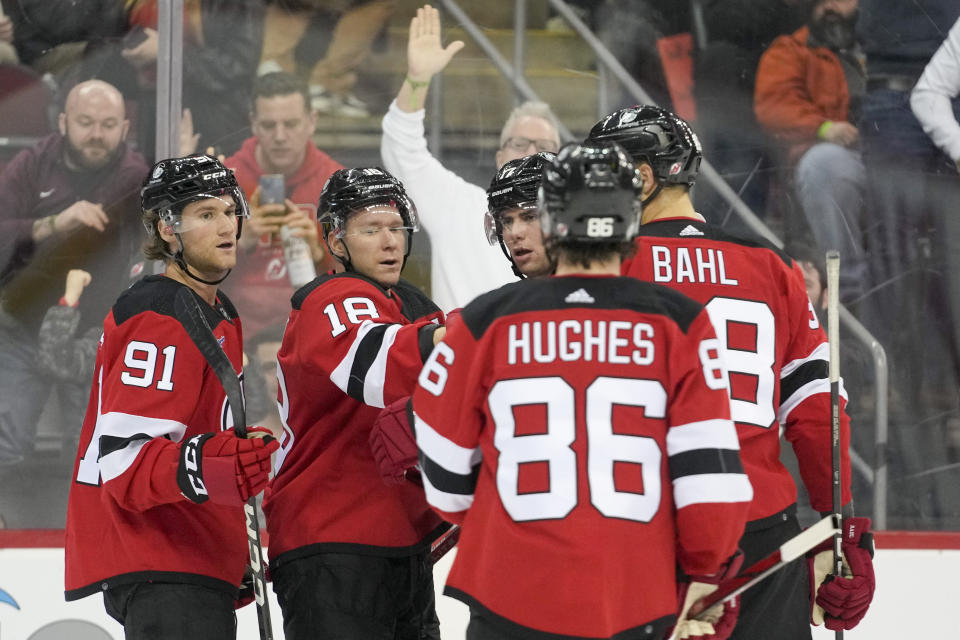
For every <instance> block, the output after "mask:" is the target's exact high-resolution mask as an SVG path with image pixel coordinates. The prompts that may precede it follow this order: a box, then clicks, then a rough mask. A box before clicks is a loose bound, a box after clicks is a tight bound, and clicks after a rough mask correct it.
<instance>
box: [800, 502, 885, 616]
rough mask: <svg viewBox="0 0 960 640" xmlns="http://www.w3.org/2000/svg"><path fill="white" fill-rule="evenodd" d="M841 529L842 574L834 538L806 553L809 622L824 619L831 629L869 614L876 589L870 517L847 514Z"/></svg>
mask: <svg viewBox="0 0 960 640" xmlns="http://www.w3.org/2000/svg"><path fill="white" fill-rule="evenodd" d="M841 531H842V539H841V542H840V550H841V552H842V553H843V576H842V577H840V578H837V577H836V576H835V575H833V540H827V541H825V542H823V543H822V544H820V545H818V546H816V547H814V549H813V550H812V551H810V552H809V553H808V554H807V569H808V570H809V573H810V591H811V593H810V601H811V614H810V622H811V623H812V624H815V625H819V624H821V623H822V624H823V625H824V626H826V627H827V629H830V630H831V631H845V630H849V629H853V628H854V627H855V626H857V624H859V623H860V621H861V620H863V616H865V615H866V614H867V609H869V608H870V603H871V602H872V601H873V593H874V590H875V589H876V577H875V576H874V573H873V533H871V531H870V518H844V520H843V527H842V529H841Z"/></svg>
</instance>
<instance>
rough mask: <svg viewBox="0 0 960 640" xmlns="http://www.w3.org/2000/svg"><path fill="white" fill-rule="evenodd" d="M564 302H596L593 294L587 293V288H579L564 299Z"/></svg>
mask: <svg viewBox="0 0 960 640" xmlns="http://www.w3.org/2000/svg"><path fill="white" fill-rule="evenodd" d="M563 301H564V302H566V303H568V304H593V303H594V302H596V300H594V298H593V296H591V295H590V294H589V293H587V290H586V289H577V290H576V291H574V292H573V293H571V294H570V295H568V296H567V297H566V298H564V299H563Z"/></svg>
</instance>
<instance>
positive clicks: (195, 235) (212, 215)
mask: <svg viewBox="0 0 960 640" xmlns="http://www.w3.org/2000/svg"><path fill="white" fill-rule="evenodd" d="M181 217H182V219H183V221H182V223H181V226H182V228H183V229H188V230H187V231H183V232H181V233H180V237H181V238H182V239H183V244H184V248H183V249H184V251H183V257H184V260H185V261H186V262H187V264H188V265H189V266H190V267H191V268H192V269H195V270H196V271H197V272H198V273H199V274H200V276H201V277H204V278H205V279H211V280H216V279H219V278H222V277H223V276H224V275H226V273H227V271H229V270H230V269H233V268H234V267H235V266H236V264H237V207H236V204H235V203H234V201H233V197H232V196H229V195H224V196H220V197H217V198H206V199H204V200H197V201H196V202H191V203H190V204H188V205H187V206H186V207H184V209H183V213H182V215H181ZM205 276H206V277H205Z"/></svg>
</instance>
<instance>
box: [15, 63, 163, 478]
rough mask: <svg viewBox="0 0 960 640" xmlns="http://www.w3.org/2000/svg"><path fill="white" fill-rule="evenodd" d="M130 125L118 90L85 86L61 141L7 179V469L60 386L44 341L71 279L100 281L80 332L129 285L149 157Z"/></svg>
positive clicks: (63, 121)
mask: <svg viewBox="0 0 960 640" xmlns="http://www.w3.org/2000/svg"><path fill="white" fill-rule="evenodd" d="M128 126H129V125H128V122H127V120H126V118H125V112H124V102H123V96H122V95H120V92H119V91H117V90H116V89H115V88H114V87H113V86H111V85H109V84H107V83H105V82H102V81H99V80H90V81H87V82H83V83H81V84H78V85H77V86H76V87H74V88H73V89H72V90H71V91H70V93H69V94H68V96H67V100H66V104H65V105H64V109H63V113H61V114H60V117H59V127H60V132H59V133H57V134H52V135H50V136H49V137H47V138H45V139H43V140H42V141H40V142H39V143H38V144H37V145H36V146H35V147H33V148H30V149H25V150H24V151H22V152H20V153H19V154H18V155H17V156H16V157H14V158H13V160H11V161H10V163H9V164H8V165H7V166H6V167H5V169H4V171H3V173H2V174H0V201H2V202H3V205H4V206H3V208H2V209H0V297H2V310H0V362H3V367H0V465H2V464H4V463H11V462H17V461H19V460H20V459H22V457H23V456H24V455H26V454H29V453H30V452H31V450H32V447H33V437H34V430H35V428H36V423H37V418H38V417H39V415H40V412H41V411H42V409H43V407H44V403H45V401H46V399H47V397H48V394H49V393H50V390H51V383H52V382H53V381H52V380H51V379H50V378H49V376H46V375H44V374H43V372H42V370H41V369H40V367H39V363H38V355H37V332H38V330H39V328H40V322H41V318H42V317H43V315H44V314H45V312H46V311H47V309H48V308H49V307H51V306H53V305H55V304H56V303H57V300H58V299H59V298H60V297H61V295H62V293H63V289H62V287H63V283H64V281H65V277H66V275H67V273H68V272H69V271H70V270H71V269H83V270H84V271H87V272H88V273H90V275H91V276H92V282H91V284H90V286H89V287H88V288H87V289H86V291H85V293H84V295H83V297H82V298H81V299H80V302H79V306H78V310H79V315H80V320H79V321H78V325H77V330H78V331H79V332H81V333H82V332H84V331H86V330H87V329H89V328H90V327H91V326H98V325H99V324H100V323H101V322H102V320H103V316H104V315H105V314H106V312H107V310H108V309H109V308H110V306H111V304H112V303H113V300H114V299H115V298H116V296H117V292H118V291H120V290H121V289H122V288H123V287H125V286H126V285H127V283H128V273H129V269H128V267H129V263H130V259H131V256H133V255H135V254H136V252H137V247H138V244H139V241H140V233H139V230H138V227H139V223H138V221H137V217H136V215H135V213H136V211H137V210H138V209H137V198H138V191H139V186H140V183H141V181H142V180H143V177H144V175H145V174H146V173H147V165H146V163H145V162H144V160H143V157H142V156H141V155H140V154H138V153H136V152H134V151H131V150H129V149H128V148H127V146H126V144H125V142H124V139H125V138H126V134H127V129H128ZM89 382H90V381H89V379H82V380H76V381H75V382H74V383H73V384H76V385H82V386H85V387H86V388H89ZM78 415H82V413H81V412H79V411H73V410H69V411H64V416H65V417H68V418H76V416H78ZM75 426H76V427H77V428H78V429H79V424H77V425H75Z"/></svg>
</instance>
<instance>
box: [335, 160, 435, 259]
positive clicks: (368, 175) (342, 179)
mask: <svg viewBox="0 0 960 640" xmlns="http://www.w3.org/2000/svg"><path fill="white" fill-rule="evenodd" d="M377 204H385V205H391V206H395V207H396V208H397V211H399V212H400V217H401V218H402V219H403V225H404V226H405V227H407V246H406V249H405V252H404V257H406V256H409V255H410V248H411V247H412V246H413V232H414V231H419V230H420V226H419V223H418V220H417V208H416V207H415V206H414V204H413V201H412V200H410V197H409V196H408V195H407V192H406V190H405V189H404V188H403V184H402V183H401V182H400V181H399V180H397V179H396V178H395V177H393V176H392V175H391V174H390V173H389V172H388V171H386V170H384V169H381V168H380V167H358V168H355V169H339V170H337V171H335V172H334V173H333V175H331V176H330V178H329V179H327V182H326V184H324V185H323V190H322V191H321V192H320V201H319V202H318V203H317V219H318V220H319V222H320V225H321V227H322V229H323V241H324V243H325V244H326V243H327V236H328V235H329V233H330V232H331V231H333V232H334V235H335V236H336V237H337V238H343V236H344V234H345V233H346V229H347V219H348V218H349V217H350V214H352V213H356V212H357V211H360V210H361V209H363V208H365V207H369V206H372V205H377ZM327 250H328V251H329V250H330V246H329V244H328V245H327ZM331 253H333V252H332V251H331Z"/></svg>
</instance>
